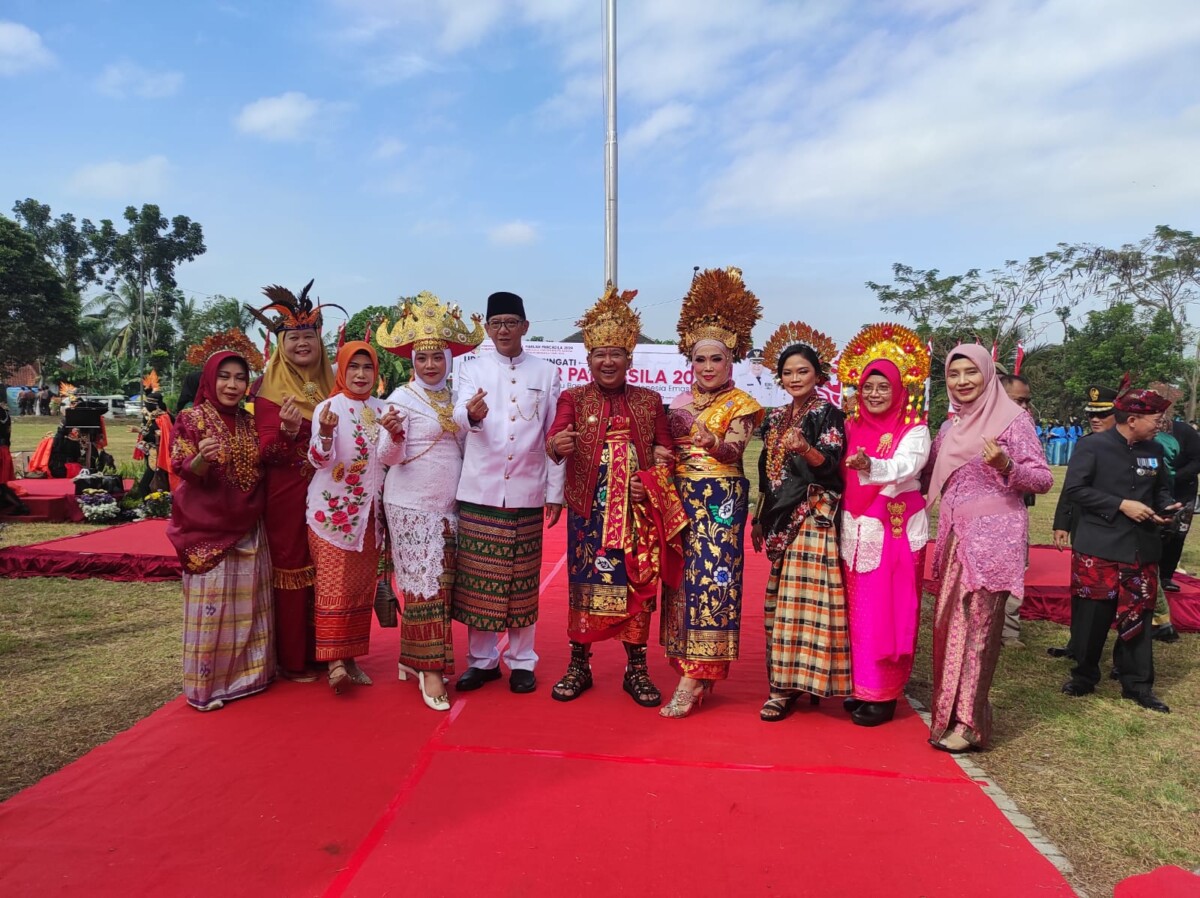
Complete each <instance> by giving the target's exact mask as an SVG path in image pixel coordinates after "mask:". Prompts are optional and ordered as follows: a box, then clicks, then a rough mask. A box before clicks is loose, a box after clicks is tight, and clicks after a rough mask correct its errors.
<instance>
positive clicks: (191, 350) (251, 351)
mask: <svg viewBox="0 0 1200 898" xmlns="http://www.w3.org/2000/svg"><path fill="white" fill-rule="evenodd" d="M225 350H228V351H230V352H236V353H237V354H238V355H240V356H241V357H242V358H244V359H245V360H246V364H247V365H249V366H250V370H251V371H262V370H263V368H265V367H266V366H267V363H266V361H265V360H264V359H263V356H262V353H261V352H259V351H258V350H257V349H256V348H255V346H254V344H253V343H251V342H250V338H249V337H247V336H246V335H245V334H243V333H242V332H241V331H240V330H238V329H237V328H236V327H231V328H229V330H224V331H221V332H220V333H219V334H212V335H211V336H208V337H205V338H204V342H203V343H196V344H195V345H193V346H189V347H188V351H187V362H188V364H189V365H195V366H196V367H197V368H203V367H204V363H205V362H207V361H208V360H209V358H210V357H211V356H212V354H213V353H215V352H223V351H225Z"/></svg>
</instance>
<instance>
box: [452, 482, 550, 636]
mask: <svg viewBox="0 0 1200 898" xmlns="http://www.w3.org/2000/svg"><path fill="white" fill-rule="evenodd" d="M541 575H542V509H540V508H491V507H490V506H486V505H475V504H474V503H471V502H461V503H459V508H458V569H457V571H456V572H455V577H454V602H453V606H452V611H451V615H452V616H453V618H454V619H455V620H456V621H459V622H460V623H464V624H466V625H467V626H469V627H475V628H476V629H478V630H490V631H493V632H499V631H500V630H505V629H515V628H519V627H528V626H529V625H530V624H534V623H537V618H538V586H539V583H540V581H541Z"/></svg>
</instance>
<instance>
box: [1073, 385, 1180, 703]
mask: <svg viewBox="0 0 1200 898" xmlns="http://www.w3.org/2000/svg"><path fill="white" fill-rule="evenodd" d="M1167 405H1168V402H1167V400H1166V399H1164V398H1163V397H1162V396H1161V395H1159V394H1158V393H1155V392H1153V391H1152V390H1129V389H1126V390H1122V391H1120V392H1119V393H1118V396H1117V398H1116V400H1115V401H1114V403H1113V407H1114V409H1115V411H1114V419H1115V422H1116V424H1115V426H1114V427H1113V428H1112V429H1110V430H1108V431H1106V432H1104V433H1099V434H1096V435H1094V436H1091V437H1089V438H1088V439H1086V440H1083V441H1081V442H1080V444H1079V447H1078V449H1077V450H1076V452H1075V455H1074V457H1073V458H1072V459H1071V462H1070V464H1069V465H1068V467H1067V477H1066V482H1065V483H1064V485H1063V494H1064V495H1065V496H1066V498H1067V501H1069V502H1073V503H1074V504H1075V505H1076V506H1078V521H1077V523H1076V527H1075V538H1074V543H1073V551H1072V553H1071V644H1072V646H1073V647H1074V653H1075V659H1076V664H1075V666H1074V667H1073V668H1072V669H1071V679H1070V680H1068V681H1067V682H1066V683H1065V684H1064V685H1063V687H1062V691H1063V692H1064V693H1065V694H1067V695H1073V696H1081V695H1087V694H1089V693H1091V692H1093V691H1095V688H1096V685H1097V684H1098V683H1099V682H1100V657H1101V655H1102V654H1103V652H1104V644H1105V642H1106V640H1107V638H1108V630H1109V627H1111V626H1112V623H1113V621H1114V619H1115V620H1116V623H1117V643H1116V647H1115V650H1114V655H1115V660H1116V662H1117V667H1118V669H1119V671H1120V673H1119V678H1120V681H1121V696H1122V697H1123V698H1127V699H1130V700H1131V701H1135V702H1137V703H1138V704H1139V705H1141V706H1142V707H1143V708H1148V709H1150V710H1151V711H1159V712H1162V713H1168V712H1169V711H1170V708H1168V707H1167V705H1166V704H1165V703H1164V702H1163V701H1162V700H1161V699H1159V698H1158V696H1156V695H1155V694H1154V692H1153V691H1152V690H1153V686H1154V657H1153V645H1154V643H1153V642H1152V640H1151V634H1150V620H1151V616H1152V614H1153V611H1154V602H1155V599H1156V597H1157V594H1158V559H1159V556H1160V554H1161V551H1162V542H1161V540H1160V539H1159V534H1158V528H1159V527H1160V526H1163V525H1164V524H1166V523H1167V522H1168V520H1169V518H1170V515H1171V514H1173V513H1174V511H1175V510H1176V509H1178V508H1179V505H1178V503H1176V502H1175V501H1174V499H1173V498H1172V496H1171V493H1170V490H1169V487H1168V482H1167V471H1166V464H1165V462H1164V459H1163V452H1162V447H1161V446H1160V445H1159V444H1158V443H1157V442H1155V441H1154V435H1155V433H1157V432H1158V425H1159V419H1160V416H1161V415H1162V413H1163V411H1164V410H1165V409H1166V408H1167Z"/></svg>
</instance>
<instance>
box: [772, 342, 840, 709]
mask: <svg viewBox="0 0 1200 898" xmlns="http://www.w3.org/2000/svg"><path fill="white" fill-rule="evenodd" d="M836 352H837V348H836V346H835V345H834V343H833V341H832V340H830V339H829V338H828V337H827V336H825V335H824V334H822V333H821V332H820V331H814V330H813V329H812V328H810V327H809V326H808V325H806V324H799V323H793V324H785V325H783V326H782V327H781V328H779V330H777V331H776V332H775V333H774V334H773V335H772V336H771V339H770V340H768V341H767V348H766V350H765V352H764V361H765V362H767V364H768V365H769V366H770V367H772V368H774V369H775V375H776V377H778V378H779V382H780V384H781V385H782V386H783V389H784V392H785V393H787V394H788V395H789V396H790V397H791V400H792V401H791V402H790V403H788V404H787V405H785V406H783V407H781V408H777V409H772V410H771V412H770V414H768V415H767V419H766V421H765V423H764V424H763V429H762V433H763V451H762V455H760V456H759V461H758V472H759V484H760V489H761V491H762V497H761V499H760V504H759V510H758V513H757V515H756V516H755V518H754V526H753V529H752V531H751V537H752V539H753V540H754V549H755V551H762V550H763V549H764V548H765V549H766V552H767V557H768V558H769V559H770V561H771V576H770V579H769V580H768V581H767V594H766V598H765V604H764V610H763V617H764V623H765V624H766V631H767V677H768V680H769V681H770V695H769V696H768V698H767V701H766V703H765V704H764V705H763V707H762V710H761V711H760V712H759V716H760V717H761V718H762V719H763V720H765V721H768V722H775V721H780V720H783V719H784V718H785V717H787V716H788V714H789V713H791V710H792V706H793V705H794V704H795V702H796V700H797V699H798V698H799V697H800V696H801V695H803V694H804V693H808V695H809V696H810V700H811V702H812V703H813V704H817V703H818V702H819V701H820V700H821V698H822V697H823V696H830V695H845V694H846V693H848V692H849V691H850V644H849V636H848V634H847V627H846V597H845V593H844V592H843V590H842V572H841V568H840V566H839V561H838V545H837V526H836V525H837V508H838V504H839V502H840V501H841V497H842V489H843V482H842V471H841V461H842V454H843V452H844V451H845V439H846V436H845V416H844V415H843V414H842V410H841V409H839V408H838V407H837V406H835V405H833V404H831V403H830V402H829V401H828V400H827V399H826V398H825V397H824V396H822V395H821V393H820V392H819V391H818V389H817V387H819V386H821V385H823V384H825V383H827V382H828V380H829V377H828V375H827V374H826V371H825V368H824V365H823V364H822V361H824V362H825V363H828V362H829V361H830V360H832V358H833V356H834V355H835V354H836Z"/></svg>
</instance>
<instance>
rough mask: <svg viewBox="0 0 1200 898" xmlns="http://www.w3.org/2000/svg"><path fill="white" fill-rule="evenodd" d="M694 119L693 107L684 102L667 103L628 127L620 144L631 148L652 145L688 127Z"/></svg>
mask: <svg viewBox="0 0 1200 898" xmlns="http://www.w3.org/2000/svg"><path fill="white" fill-rule="evenodd" d="M695 120H696V110H695V108H694V107H692V106H689V105H687V104H685V103H667V104H666V105H665V106H659V107H658V108H657V109H655V110H654V111H653V112H652V113H650V115H649V116H647V117H646V118H645V119H643V120H642V121H640V122H638V123H637V124H636V125H634V126H633V127H632V128H630V129H629V131H628V132H626V135H625V137H624V139H622V140H621V146H623V147H625V148H628V149H633V150H637V149H641V148H642V147H653V146H654V145H655V144H657V143H659V142H660V141H665V140H667V139H669V138H670V137H671V136H672V135H674V134H676V133H677V132H679V131H682V130H683V129H684V128H687V127H689V126H690V125H691V124H692V123H693V122H694V121H695Z"/></svg>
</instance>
